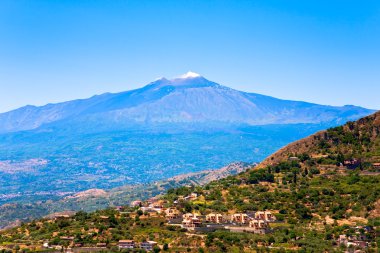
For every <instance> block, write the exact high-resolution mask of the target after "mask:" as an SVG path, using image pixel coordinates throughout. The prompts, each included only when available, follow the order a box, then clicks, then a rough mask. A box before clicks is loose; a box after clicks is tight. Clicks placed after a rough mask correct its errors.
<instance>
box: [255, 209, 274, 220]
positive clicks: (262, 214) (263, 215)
mask: <svg viewBox="0 0 380 253" xmlns="http://www.w3.org/2000/svg"><path fill="white" fill-rule="evenodd" d="M255 219H258V220H265V221H267V222H271V221H272V222H273V221H275V220H276V217H275V216H274V215H273V214H272V213H271V212H269V211H259V212H256V213H255Z"/></svg>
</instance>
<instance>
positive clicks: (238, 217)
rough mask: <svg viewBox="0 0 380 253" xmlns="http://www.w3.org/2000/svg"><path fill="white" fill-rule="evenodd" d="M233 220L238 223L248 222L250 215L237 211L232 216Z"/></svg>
mask: <svg viewBox="0 0 380 253" xmlns="http://www.w3.org/2000/svg"><path fill="white" fill-rule="evenodd" d="M231 222H233V223H238V224H248V222H249V217H248V214H246V213H235V214H233V215H232V216H231Z"/></svg>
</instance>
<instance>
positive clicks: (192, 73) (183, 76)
mask: <svg viewBox="0 0 380 253" xmlns="http://www.w3.org/2000/svg"><path fill="white" fill-rule="evenodd" d="M196 77H201V75H200V74H198V73H195V72H191V71H189V72H187V73H186V74H183V75H181V76H179V78H196Z"/></svg>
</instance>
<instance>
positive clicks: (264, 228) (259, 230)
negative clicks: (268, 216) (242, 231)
mask: <svg viewBox="0 0 380 253" xmlns="http://www.w3.org/2000/svg"><path fill="white" fill-rule="evenodd" d="M249 227H250V228H253V229H254V233H255V234H266V233H267V232H268V230H269V224H268V222H267V221H265V220H260V219H252V220H250V221H249Z"/></svg>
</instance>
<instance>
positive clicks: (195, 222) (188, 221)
mask: <svg viewBox="0 0 380 253" xmlns="http://www.w3.org/2000/svg"><path fill="white" fill-rule="evenodd" d="M201 226H202V222H201V220H200V219H198V218H196V217H189V218H184V219H183V221H182V227H183V228H189V229H194V228H199V227H201Z"/></svg>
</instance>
